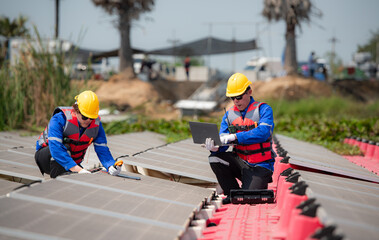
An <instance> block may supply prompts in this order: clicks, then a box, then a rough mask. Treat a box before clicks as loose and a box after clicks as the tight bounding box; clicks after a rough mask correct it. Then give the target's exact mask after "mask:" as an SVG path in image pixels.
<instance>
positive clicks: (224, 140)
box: [220, 134, 237, 144]
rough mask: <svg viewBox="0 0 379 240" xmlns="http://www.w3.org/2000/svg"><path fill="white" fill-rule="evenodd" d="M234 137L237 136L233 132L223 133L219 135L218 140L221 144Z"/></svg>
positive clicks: (228, 141) (230, 140) (232, 139)
mask: <svg viewBox="0 0 379 240" xmlns="http://www.w3.org/2000/svg"><path fill="white" fill-rule="evenodd" d="M236 139H237V137H236V135H235V134H225V135H222V136H220V140H221V143H222V144H227V143H230V142H233V141H234V140H236Z"/></svg>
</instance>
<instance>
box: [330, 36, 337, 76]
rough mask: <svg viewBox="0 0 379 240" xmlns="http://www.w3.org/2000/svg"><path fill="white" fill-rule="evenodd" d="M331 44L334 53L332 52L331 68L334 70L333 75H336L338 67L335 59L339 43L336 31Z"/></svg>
mask: <svg viewBox="0 0 379 240" xmlns="http://www.w3.org/2000/svg"><path fill="white" fill-rule="evenodd" d="M329 42H331V43H332V51H331V54H330V55H331V56H330V67H331V70H332V74H334V72H335V70H336V66H335V62H334V61H335V57H336V52H335V51H336V43H337V42H338V39H337V38H336V37H335V31H333V37H332V38H331V39H329Z"/></svg>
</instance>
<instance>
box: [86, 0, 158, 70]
mask: <svg viewBox="0 0 379 240" xmlns="http://www.w3.org/2000/svg"><path fill="white" fill-rule="evenodd" d="M92 2H93V3H94V4H95V5H96V6H101V7H103V8H104V9H105V11H106V12H108V13H109V14H118V20H117V22H116V25H117V28H118V30H119V31H120V50H119V53H118V56H119V59H120V66H119V70H120V72H123V73H126V74H127V75H129V76H131V75H132V74H133V75H134V71H133V51H132V48H131V45H130V29H131V23H132V20H136V19H138V18H139V16H140V14H141V13H143V12H147V11H151V10H152V7H153V6H154V0H92Z"/></svg>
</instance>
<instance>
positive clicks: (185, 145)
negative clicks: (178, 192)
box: [124, 139, 217, 183]
mask: <svg viewBox="0 0 379 240" xmlns="http://www.w3.org/2000/svg"><path fill="white" fill-rule="evenodd" d="M191 141H192V140H189V139H187V140H184V141H180V142H177V143H173V144H168V145H165V146H162V147H159V148H154V149H150V150H148V151H145V152H142V153H140V154H137V155H134V157H129V158H125V161H124V163H125V164H129V165H135V166H140V167H143V168H147V169H152V170H156V171H160V172H164V173H170V174H175V175H179V176H184V177H188V178H193V179H198V180H202V181H207V182H212V183H216V182H217V179H216V177H215V175H214V173H213V172H212V170H211V168H210V166H209V162H208V155H209V151H208V150H206V149H204V148H201V147H200V146H199V145H195V144H193V143H192V142H191ZM191 153H192V154H191Z"/></svg>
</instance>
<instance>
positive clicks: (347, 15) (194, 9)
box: [0, 0, 379, 71]
mask: <svg viewBox="0 0 379 240" xmlns="http://www.w3.org/2000/svg"><path fill="white" fill-rule="evenodd" d="M312 3H313V4H314V6H315V7H316V8H317V9H319V10H320V11H321V12H322V16H321V18H319V17H316V16H311V22H310V23H302V25H301V31H300V30H299V29H298V30H299V31H297V33H296V35H297V38H296V44H297V58H298V61H306V60H307V59H308V56H309V54H310V52H311V51H314V52H315V53H316V56H317V57H320V58H325V56H326V53H327V52H330V51H331V49H332V43H331V42H330V39H331V38H332V37H333V36H334V37H336V38H337V42H336V45H335V51H336V54H337V56H338V57H339V58H340V59H341V60H342V61H343V62H344V64H348V63H349V62H351V60H352V56H353V54H354V52H356V50H357V48H358V45H364V44H366V43H368V41H369V39H370V38H371V36H372V32H374V31H378V30H379V14H378V10H379V1H378V0H360V1H357V0H317V1H315V0H313V1H312ZM263 4H264V0H190V1H188V0H155V5H154V8H153V10H152V11H151V12H147V13H144V14H142V15H141V16H140V18H139V19H138V20H136V21H134V22H133V25H132V30H131V44H132V47H134V48H140V49H146V50H153V49H158V48H163V47H170V46H172V40H177V41H179V43H187V42H190V41H193V40H197V39H200V38H204V37H208V36H210V35H211V36H213V37H216V38H221V39H225V40H232V39H233V38H235V39H236V40H237V41H246V40H249V39H257V40H258V45H259V46H260V47H261V50H250V51H244V52H241V53H235V54H221V55H213V56H211V57H210V58H209V57H208V56H204V60H205V62H206V64H207V65H210V66H211V67H212V68H218V69H222V70H227V71H240V70H242V69H243V68H244V67H245V64H246V62H247V61H248V60H249V59H251V58H252V57H257V56H266V57H281V55H282V52H283V49H284V46H285V37H284V34H285V24H284V22H283V21H279V22H271V23H269V22H268V21H267V20H266V19H265V18H264V17H263V16H262V14H261V13H262V10H263V6H264V5H263ZM20 14H21V15H23V16H26V17H28V19H29V21H28V25H27V26H29V27H31V26H32V25H35V26H36V27H37V28H38V31H39V33H40V35H41V36H42V37H44V38H53V37H54V34H55V30H54V25H55V0H0V15H1V16H5V17H9V18H10V19H14V18H16V17H17V16H19V15H20ZM115 19H116V16H111V15H109V14H108V13H106V12H105V11H104V10H103V9H102V8H101V7H96V6H95V5H94V4H93V3H92V1H91V0H61V3H60V26H59V36H60V38H61V39H64V40H69V41H72V42H73V43H75V44H77V45H79V46H80V47H82V48H85V49H93V50H100V51H103V50H104V51H107V50H113V49H117V48H118V47H119V46H120V36H119V33H118V31H117V29H116V27H115V25H114V21H115ZM163 59H164V60H168V61H172V60H173V58H169V59H167V58H163Z"/></svg>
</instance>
